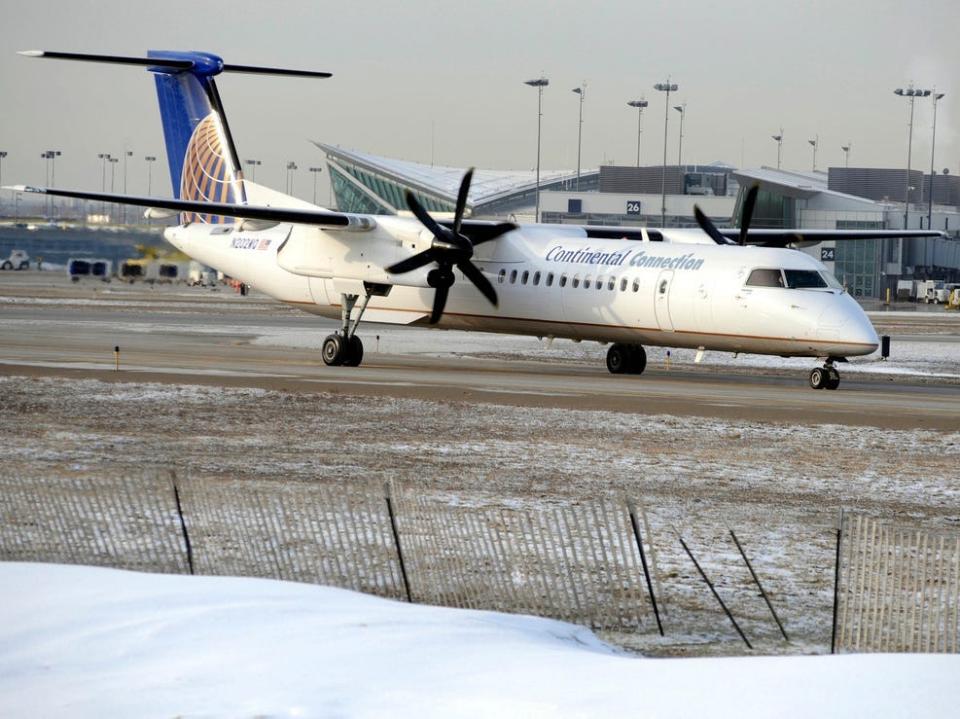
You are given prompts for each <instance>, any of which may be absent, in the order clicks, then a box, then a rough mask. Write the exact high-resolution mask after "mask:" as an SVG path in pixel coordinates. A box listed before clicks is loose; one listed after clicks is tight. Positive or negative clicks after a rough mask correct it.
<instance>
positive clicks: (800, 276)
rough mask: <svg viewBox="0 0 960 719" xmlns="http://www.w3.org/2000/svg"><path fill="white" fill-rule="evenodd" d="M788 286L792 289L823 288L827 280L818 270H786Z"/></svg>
mask: <svg viewBox="0 0 960 719" xmlns="http://www.w3.org/2000/svg"><path fill="white" fill-rule="evenodd" d="M783 274H785V275H786V276H787V287H789V288H790V289H792V290H806V289H814V288H815V289H823V288H826V287H827V286H828V285H827V282H826V280H824V279H823V277H822V276H821V275H820V273H819V272H818V271H817V270H784V271H783Z"/></svg>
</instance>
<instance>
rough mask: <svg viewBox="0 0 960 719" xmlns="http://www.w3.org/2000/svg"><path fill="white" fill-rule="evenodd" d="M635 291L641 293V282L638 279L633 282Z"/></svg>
mask: <svg viewBox="0 0 960 719" xmlns="http://www.w3.org/2000/svg"><path fill="white" fill-rule="evenodd" d="M633 291H634V292H639V291H640V280H638V279H636V278H634V280H633Z"/></svg>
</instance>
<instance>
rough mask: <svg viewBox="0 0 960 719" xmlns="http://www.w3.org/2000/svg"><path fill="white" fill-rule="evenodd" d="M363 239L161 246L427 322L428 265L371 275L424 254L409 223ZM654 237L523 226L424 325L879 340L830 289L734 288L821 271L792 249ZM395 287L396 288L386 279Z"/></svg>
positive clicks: (250, 238)
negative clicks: (381, 288) (780, 272)
mask: <svg viewBox="0 0 960 719" xmlns="http://www.w3.org/2000/svg"><path fill="white" fill-rule="evenodd" d="M376 221H377V227H376V228H375V229H373V230H371V231H369V232H345V231H329V230H322V229H319V228H316V227H309V226H302V225H277V226H276V227H273V228H271V229H268V230H263V231H257V232H250V231H244V230H239V229H234V227H233V226H230V225H219V226H212V225H202V224H193V225H186V226H180V227H175V228H171V229H169V230H168V231H167V239H169V240H170V241H171V242H172V243H173V244H174V245H175V246H177V247H178V248H180V249H181V250H183V251H184V252H186V253H187V254H188V255H190V256H192V257H194V258H196V259H197V260H199V261H200V262H203V263H205V264H207V265H209V266H211V267H214V268H216V269H218V270H221V271H223V272H224V273H226V274H228V275H230V276H231V277H234V278H236V279H238V280H240V281H242V282H245V283H247V284H249V285H251V286H253V287H256V288H257V289H259V290H261V291H263V292H265V293H266V294H268V295H270V296H271V297H274V298H276V299H277V300H280V301H281V302H286V303H289V304H292V305H296V306H298V307H300V308H302V309H304V310H306V311H308V312H313V313H315V314H319V315H323V316H325V317H333V318H339V317H340V313H341V304H342V296H343V294H362V291H363V283H364V282H367V283H376V284H379V285H392V287H391V288H390V291H389V294H388V295H386V296H374V297H373V298H372V299H371V301H370V304H369V307H368V309H367V311H366V313H365V315H364V320H365V321H371V322H388V323H393V324H414V323H416V324H423V325H426V324H427V319H428V317H429V313H430V308H431V305H432V302H433V295H434V290H433V289H431V288H430V287H428V286H427V284H426V272H427V271H428V270H429V269H430V267H427V268H424V269H423V270H420V271H415V272H411V273H408V274H404V275H388V274H386V273H385V271H384V269H383V268H384V267H387V266H389V265H390V264H392V263H394V262H396V261H398V260H400V259H403V258H405V257H409V256H411V255H412V254H415V253H417V252H419V251H421V250H424V249H426V248H427V247H429V243H430V240H431V238H430V236H429V233H427V232H426V231H425V230H423V228H422V226H421V225H420V224H419V223H418V222H417V221H416V220H414V219H411V218H405V217H392V216H391V217H377V218H376ZM661 232H662V234H663V237H664V241H662V242H651V241H633V240H610V239H594V238H588V237H585V236H584V234H583V231H582V230H581V229H578V228H576V227H572V226H568V227H563V226H561V227H556V226H544V225H535V226H524V227H521V228H519V229H518V230H515V231H513V232H510V233H508V234H507V235H504V236H502V237H500V238H499V239H497V240H494V241H491V242H488V243H485V244H482V245H479V246H478V247H477V248H476V253H475V255H474V258H473V260H474V262H475V263H476V265H477V266H478V267H480V268H481V269H482V270H483V272H484V273H485V274H486V276H487V277H488V278H489V279H490V281H491V282H492V283H493V286H494V288H495V289H496V291H497V295H498V298H499V304H498V306H497V307H493V306H492V305H490V304H489V303H488V302H487V301H486V300H485V299H484V298H483V296H482V295H481V294H480V293H479V292H478V291H477V289H476V288H475V287H474V286H473V285H472V284H471V283H470V282H469V281H468V280H467V279H466V278H465V277H463V276H462V275H461V274H460V273H459V272H458V271H455V274H456V283H455V284H454V286H453V287H452V288H451V291H450V296H449V300H448V302H447V306H446V309H445V311H444V314H443V317H442V319H441V320H440V322H439V324H437V325H436V327H438V328H441V329H461V330H474V331H481V332H501V333H512V334H528V335H536V336H545V337H565V338H570V339H575V340H597V341H601V342H621V343H627V344H642V345H660V346H667V347H690V348H703V349H709V350H721V351H730V352H752V353H760V354H773V355H783V356H812V357H847V356H853V355H863V354H869V353H871V352H873V351H875V350H876V348H877V346H878V344H879V342H878V339H877V335H876V332H875V331H874V328H873V326H872V325H871V324H870V321H869V319H868V318H867V316H866V315H865V313H864V312H863V310H862V309H861V308H860V306H859V305H858V304H857V303H856V301H855V300H853V299H852V298H851V297H850V296H849V295H848V294H847V293H845V292H843V291H842V290H841V289H840V288H839V287H834V288H820V289H789V288H786V287H758V286H748V285H747V279H748V277H749V276H750V273H751V272H752V271H753V270H754V269H757V268H769V269H788V270H813V271H817V272H826V269H825V268H824V267H823V265H821V264H820V263H819V262H817V261H816V260H814V259H813V258H812V257H810V256H809V255H806V254H804V253H802V252H798V251H796V250H787V249H776V248H764V247H757V246H746V247H740V246H732V245H725V246H721V245H716V244H714V243H712V242H711V241H710V240H709V239H708V238H706V236H705V235H703V234H702V233H700V232H698V231H695V230H662V231H661ZM398 283H403V284H398Z"/></svg>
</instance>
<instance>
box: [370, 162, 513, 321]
mask: <svg viewBox="0 0 960 719" xmlns="http://www.w3.org/2000/svg"><path fill="white" fill-rule="evenodd" d="M472 179H473V168H472V167H471V168H470V169H469V170H467V172H466V174H465V175H464V176H463V180H461V181H460V192H459V193H458V194H457V205H456V211H455V213H454V216H453V226H452V227H449V228H448V227H444V226H443V225H441V224H440V223H438V222H437V221H436V220H434V219H433V218H432V217H431V216H430V213H428V212H427V211H426V210H425V209H424V207H423V205H421V204H420V202H419V201H418V200H417V198H416V197H414V195H413V193H412V192H410V190H407V207H409V208H410V211H411V212H412V213H413V214H414V215H416V217H417V219H418V220H420V222H421V223H423V226H424V227H426V228H427V229H428V230H430V232H431V233H433V242H432V243H431V244H430V247H429V248H428V249H426V250H424V251H423V252H420V253H418V254H416V255H413V256H412V257H408V258H407V259H405V260H401V261H400V262H397V263H396V264H393V265H391V266H390V267H388V268H387V272H389V273H391V274H396V275H400V274H403V273H405V272H412V271H413V270H417V269H420V268H421V267H424V266H426V265H429V264H430V263H431V262H435V263H436V264H437V266H436V268H434V269H432V270H430V272H429V273H427V284H429V285H430V286H431V287H433V288H434V289H435V290H436V292H435V293H434V296H433V310H432V311H431V312H430V324H432V325H435V324H436V323H437V322H439V321H440V318H441V317H442V316H443V309H444V307H446V305H447V296H448V295H449V294H450V287H451V286H452V285H453V283H454V275H453V268H454V267H456V268H457V269H458V270H460V271H461V272H462V273H463V274H464V275H465V276H466V277H467V279H469V280H470V281H471V282H472V283H473V284H474V286H475V287H476V288H477V289H478V290H480V292H481V294H483V296H484V297H486V298H487V300H489V301H490V304H492V305H493V306H494V307H496V306H497V292H496V290H494V289H493V285H492V284H490V280H488V279H487V278H486V276H485V275H484V274H483V272H482V271H481V270H480V268H479V267H477V266H476V265H475V264H474V263H473V262H472V261H471V258H472V257H473V248H474V247H475V246H476V245H479V244H480V243H482V242H489V241H490V240H493V239H496V238H497V237H499V236H500V235H502V234H505V233H507V232H509V231H510V230H512V229H514V226H513V225H509V224H504V225H502V226H498V228H497V229H499V231H497V230H494V231H492V232H488V233H487V234H486V235H485V236H482V237H477V238H476V239H474V240H471V239H470V238H469V237H467V236H466V235H463V234H461V232H460V227H461V225H462V224H463V213H464V210H465V209H466V206H467V194H468V193H469V192H470V181H471V180H472Z"/></svg>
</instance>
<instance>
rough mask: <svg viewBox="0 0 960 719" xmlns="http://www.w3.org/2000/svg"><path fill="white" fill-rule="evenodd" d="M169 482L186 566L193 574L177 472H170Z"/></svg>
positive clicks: (191, 554)
mask: <svg viewBox="0 0 960 719" xmlns="http://www.w3.org/2000/svg"><path fill="white" fill-rule="evenodd" d="M170 484H172V485H173V498H174V500H175V501H176V503H177V516H178V517H180V531H181V532H183V542H184V544H185V545H186V547H187V566H189V567H190V574H193V547H192V546H191V545H190V534H189V532H187V523H186V521H185V520H184V519H183V506H182V505H181V504H180V489H179V488H178V487H177V473H176V472H174V471H171V472H170Z"/></svg>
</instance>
